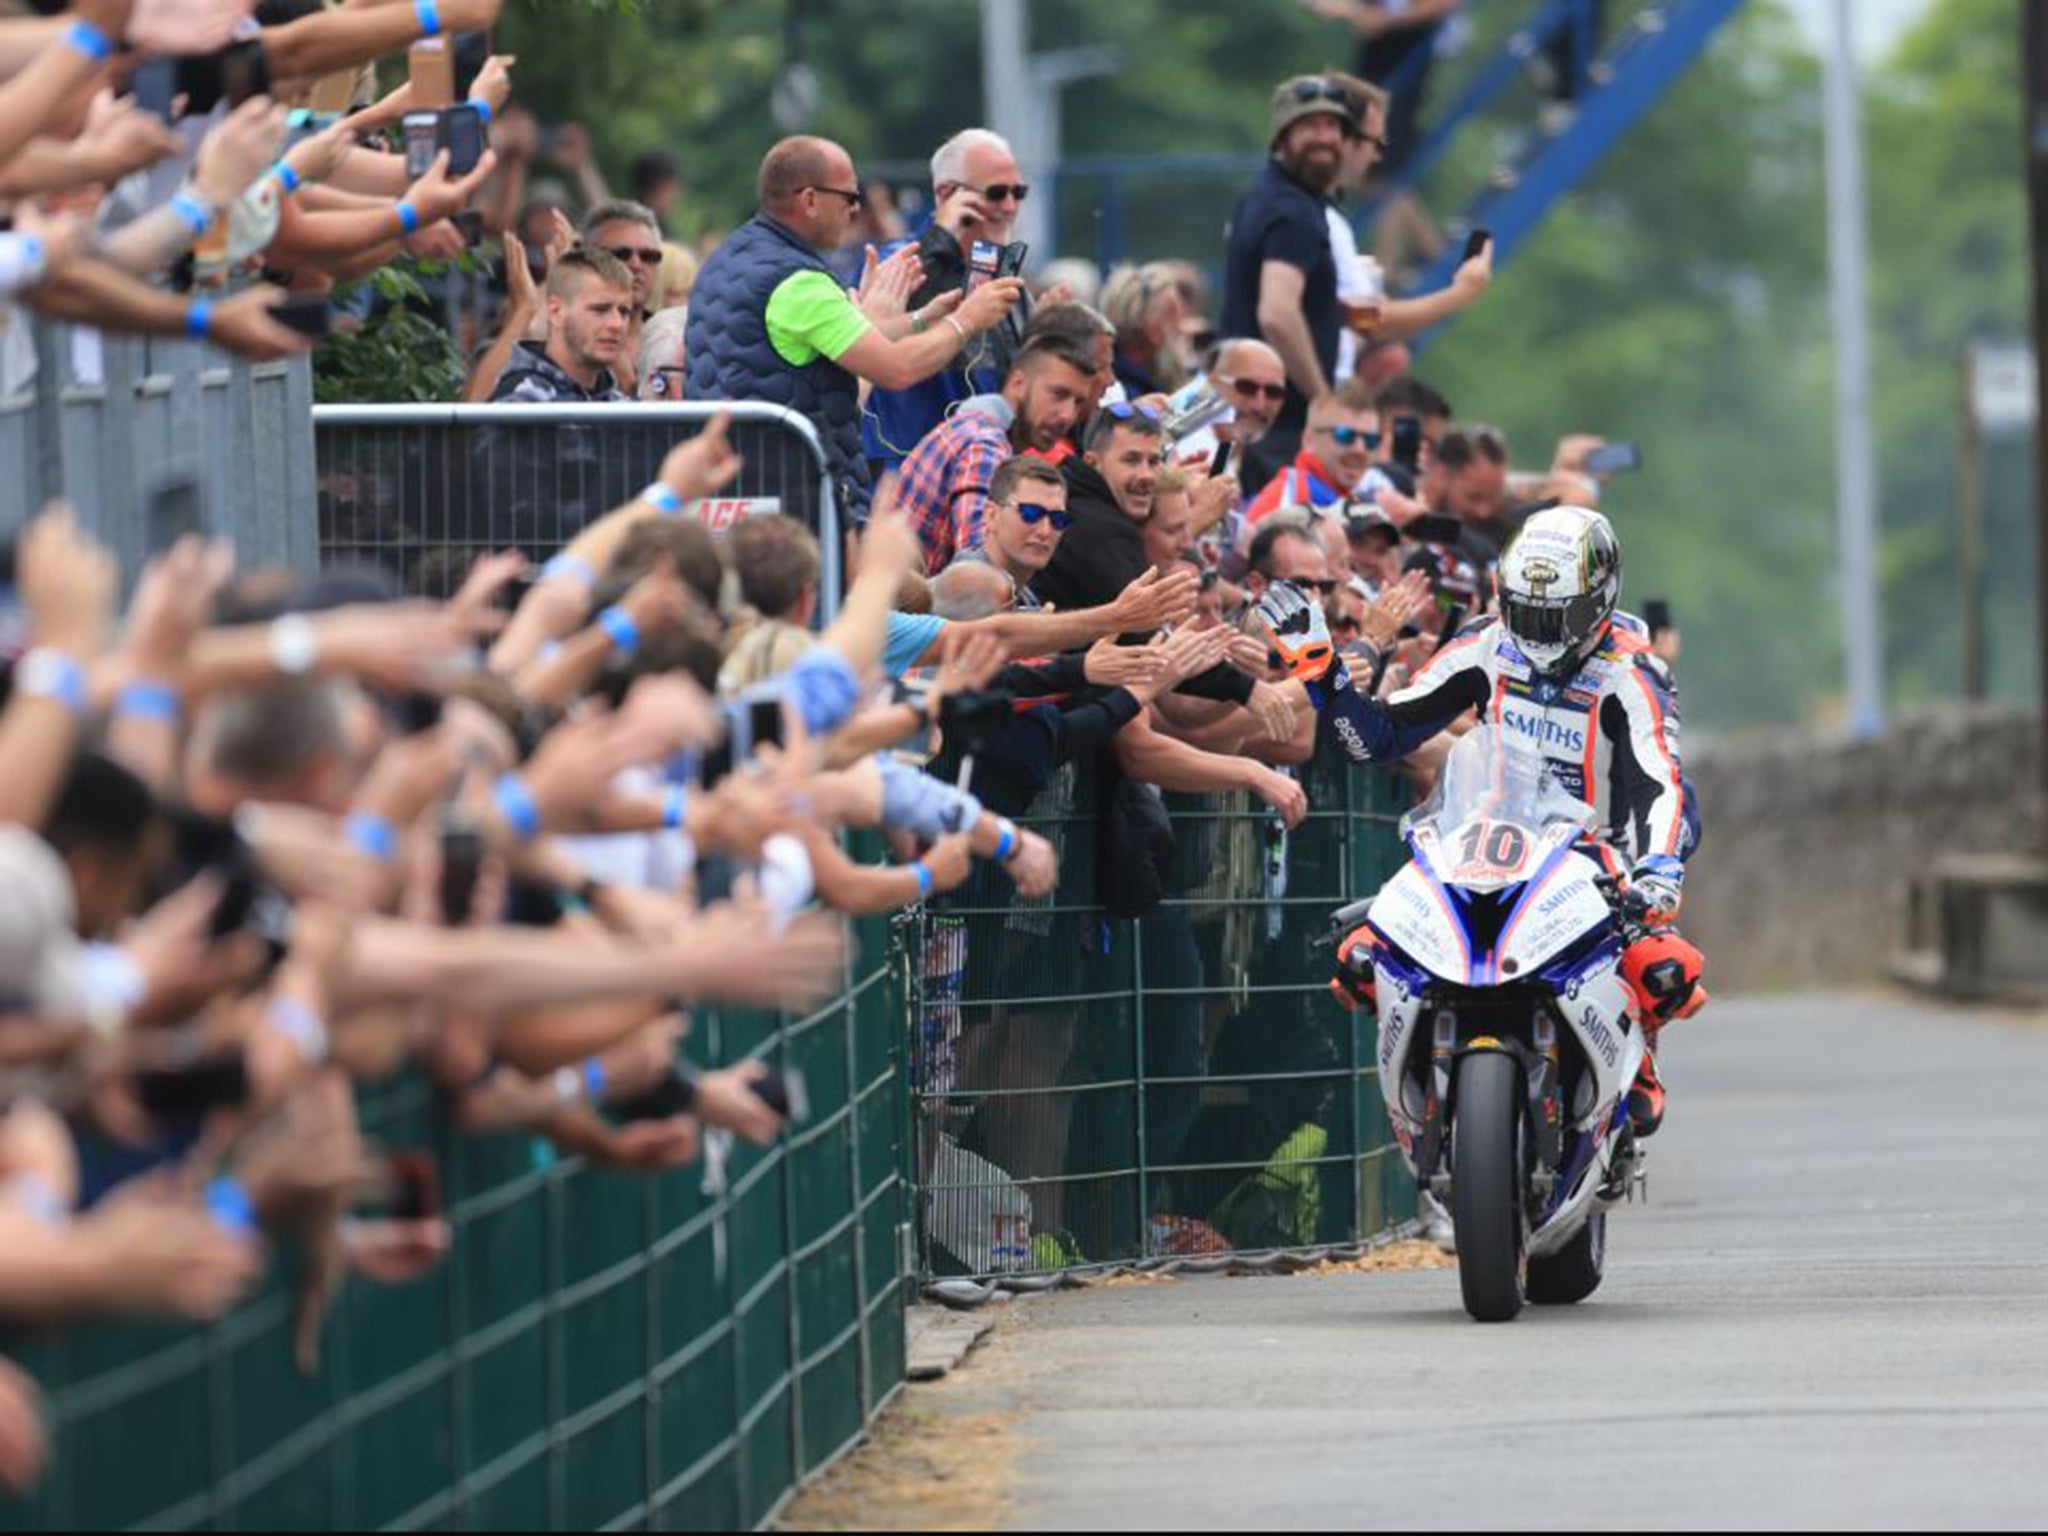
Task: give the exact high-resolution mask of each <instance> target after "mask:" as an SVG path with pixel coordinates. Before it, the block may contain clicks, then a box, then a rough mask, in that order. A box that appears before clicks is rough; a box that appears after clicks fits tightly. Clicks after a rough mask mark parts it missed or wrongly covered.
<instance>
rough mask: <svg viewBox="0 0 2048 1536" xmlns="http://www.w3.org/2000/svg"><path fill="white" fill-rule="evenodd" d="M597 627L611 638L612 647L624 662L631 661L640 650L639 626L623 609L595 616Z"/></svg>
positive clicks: (607, 610)
mask: <svg viewBox="0 0 2048 1536" xmlns="http://www.w3.org/2000/svg"><path fill="white" fill-rule="evenodd" d="M597 627H598V628H599V629H601V630H603V631H604V632H605V633H606V634H607V635H610V636H611V637H612V645H613V647H614V648H615V649H616V650H617V651H618V653H619V654H620V655H621V656H623V657H625V658H626V660H628V661H631V660H632V659H633V656H634V654H635V653H636V652H637V651H638V650H639V649H640V626H639V625H638V624H635V623H634V622H633V615H631V614H630V613H628V612H626V610H625V609H623V608H607V609H605V611H604V612H603V613H600V614H599V615H598V616H597Z"/></svg>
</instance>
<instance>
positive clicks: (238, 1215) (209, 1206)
mask: <svg viewBox="0 0 2048 1536" xmlns="http://www.w3.org/2000/svg"><path fill="white" fill-rule="evenodd" d="M206 1214H207V1215H209V1216H211V1217H212V1218H213V1221H214V1225H215V1226H217V1227H219V1228H221V1229H222V1230H223V1231H226V1232H232V1233H234V1234H235V1236H237V1237H242V1236H245V1235H246V1234H248V1233H251V1232H254V1231H255V1230H256V1202H255V1201H254V1200H251V1199H250V1198H249V1191H248V1190H246V1189H244V1188H242V1186H241V1185H239V1184H237V1183H236V1182H235V1181H234V1180H233V1179H215V1180H214V1181H213V1182H212V1183H211V1184H209V1185H207V1186H206Z"/></svg>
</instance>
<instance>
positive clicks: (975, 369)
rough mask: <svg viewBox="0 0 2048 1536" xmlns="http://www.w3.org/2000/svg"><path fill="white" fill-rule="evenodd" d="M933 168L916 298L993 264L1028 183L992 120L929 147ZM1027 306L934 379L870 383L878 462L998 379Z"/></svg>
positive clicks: (915, 247)
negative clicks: (900, 384)
mask: <svg viewBox="0 0 2048 1536" xmlns="http://www.w3.org/2000/svg"><path fill="white" fill-rule="evenodd" d="M931 170H932V199H933V209H932V213H931V215H930V218H929V221H928V222H927V223H926V225H925V226H924V228H923V229H922V230H921V231H919V232H918V234H917V236H916V238H915V240H914V241H912V242H911V244H910V245H909V246H908V247H907V249H909V250H911V251H913V252H914V253H915V256H916V260H917V269H918V274H919V276H918V283H917V286H916V288H915V289H913V290H912V292H911V295H910V300H909V302H910V304H911V306H912V308H925V307H927V306H930V305H932V304H935V303H937V302H938V301H939V300H940V299H941V298H944V297H945V296H946V295H948V294H953V293H961V292H964V291H966V290H968V289H970V288H973V287H975V286H977V285H978V284H979V283H980V282H983V281H986V279H987V276H988V274H989V272H990V271H991V270H992V266H991V263H990V261H989V253H990V252H991V251H994V252H997V253H998V254H997V256H996V258H995V261H996V264H997V265H1000V263H1001V261H1002V257H1001V255H1000V253H1002V252H1005V251H1007V250H1008V249H1009V247H1010V244H1011V242H1012V241H1013V240H1015V238H1016V226H1017V215H1018V214H1019V212H1021V211H1022V209H1023V206H1024V199H1025V198H1026V197H1028V196H1029V195H1030V192H1031V189H1030V187H1029V186H1028V185H1027V184H1026V183H1025V180H1024V173H1023V171H1022V170H1020V169H1019V168H1018V165H1017V157H1016V155H1015V154H1014V153H1013V152H1012V151H1011V149H1010V145H1009V142H1008V141H1007V140H1006V139H1004V138H1003V137H1002V135H1001V134H998V133H992V132H990V131H989V130H988V129H986V128H964V129H962V130H961V131H960V132H959V133H956V134H954V135H953V136H952V137H951V138H950V139H948V140H946V142H945V143H943V144H941V145H940V146H939V147H938V149H937V151H936V152H934V154H933V155H932V164H931ZM977 249H979V251H980V254H981V258H982V259H981V261H980V262H979V263H978V264H977V263H976V262H975V260H974V256H975V253H976V251H977ZM882 254H884V255H891V254H894V253H893V252H889V251H885V252H883V253H882ZM1030 316H1031V305H1030V301H1029V300H1028V299H1027V300H1025V301H1023V302H1021V303H1020V304H1019V305H1018V307H1017V309H1016V310H1015V311H1014V312H1013V313H1012V314H1010V315H1008V316H1006V317H1005V318H1004V320H1003V321H1002V323H1001V324H999V325H997V326H996V327H995V328H994V329H992V330H990V331H988V332H987V333H986V334H984V335H983V336H981V337H980V338H978V340H977V344H976V345H975V346H972V347H969V348H967V349H965V350H963V351H962V352H961V354H960V355H959V356H958V357H956V358H955V359H953V360H952V362H951V363H950V364H948V365H947V366H946V367H945V368H943V369H941V370H940V371H939V372H938V373H935V374H933V375H932V376H931V377H930V378H929V379H926V380H924V381H923V382H921V383H918V384H914V385H912V386H910V387H909V388H907V389H883V388H877V389H875V390H873V391H871V392H870V393H869V395H868V400H867V407H866V413H865V418H864V421H863V423H862V431H863V434H864V436H865V439H866V442H867V450H868V457H869V458H870V459H871V460H872V461H873V462H874V463H875V464H876V465H877V466H887V465H893V464H899V463H901V462H902V461H903V460H904V459H905V458H907V457H908V456H909V454H910V451H911V450H912V449H913V448H915V447H916V446H917V444H918V443H919V442H920V441H922V440H923V439H924V438H925V437H926V436H927V435H928V434H929V433H930V432H931V431H932V429H933V428H935V427H937V426H938V425H939V423H940V422H941V421H943V420H944V419H945V417H946V413H947V411H948V410H949V409H950V408H952V407H953V406H955V405H957V404H959V403H960V402H961V401H963V400H967V399H969V398H971V397H973V396H975V395H986V394H988V393H990V392H992V391H994V390H996V389H997V388H999V387H1001V384H1002V381H1003V378H1004V376H1005V375H1006V374H1007V373H1008V372H1009V370H1010V366H1011V364H1012V362H1013V361H1014V360H1015V358H1016V357H1017V355H1018V353H1019V352H1020V351H1021V350H1022V348H1023V345H1024V341H1025V339H1026V338H1025V336H1024V328H1025V325H1026V323H1027V322H1028V320H1029V319H1030Z"/></svg>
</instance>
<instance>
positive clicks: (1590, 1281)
mask: <svg viewBox="0 0 2048 1536" xmlns="http://www.w3.org/2000/svg"><path fill="white" fill-rule="evenodd" d="M1606 1268H1607V1213H1606V1212H1605V1211H1595V1212H1594V1213H1593V1215H1592V1217H1591V1218H1590V1219H1589V1220H1588V1221H1587V1222H1586V1224H1585V1225H1584V1226H1583V1227H1581V1228H1579V1231H1578V1235H1577V1236H1576V1237H1574V1238H1573V1239H1572V1240H1571V1241H1570V1242H1568V1243H1566V1244H1565V1245H1564V1246H1563V1247H1562V1248H1560V1249H1558V1250H1557V1252H1555V1253H1553V1254H1549V1255H1547V1256H1545V1257H1543V1258H1540V1259H1531V1260H1530V1261H1529V1300H1530V1301H1532V1302H1533V1303H1535V1304H1536V1305H1537V1306H1539V1307H1568V1306H1570V1305H1571V1304H1572V1303H1573V1302H1575V1301H1584V1300H1585V1299H1586V1298H1587V1297H1588V1296H1590V1295H1592V1294H1593V1293H1594V1292H1595V1291H1597V1290H1599V1289H1600V1277H1601V1275H1602V1274H1603V1273H1604V1272H1605V1270H1606Z"/></svg>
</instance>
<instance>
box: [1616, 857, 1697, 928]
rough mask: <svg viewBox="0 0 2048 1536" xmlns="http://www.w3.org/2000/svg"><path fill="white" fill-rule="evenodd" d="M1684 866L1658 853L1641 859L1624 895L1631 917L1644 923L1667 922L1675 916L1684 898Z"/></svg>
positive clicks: (1630, 877)
mask: <svg viewBox="0 0 2048 1536" xmlns="http://www.w3.org/2000/svg"><path fill="white" fill-rule="evenodd" d="M1683 878H1684V866H1683V865H1681V864H1680V863H1679V862H1678V860H1676V859H1673V858H1667V857H1664V856H1662V855H1659V856H1657V857H1655V858H1649V859H1645V860H1643V862H1642V863H1640V864H1638V865H1637V866H1636V867H1635V871H1634V873H1632V874H1631V875H1630V876H1629V885H1628V894H1627V895H1626V896H1625V897H1624V898H1623V900H1624V901H1625V903H1626V904H1627V907H1628V912H1629V915H1630V916H1631V917H1634V918H1637V919H1638V920H1640V921H1642V922H1646V923H1668V922H1670V921H1672V920H1673V919H1674V918H1676V917H1677V916H1678V908H1679V905H1680V904H1681V903H1682V902H1683V901H1684V899H1685V891H1684V887H1683V886H1682V885H1681V883H1680V882H1681V880H1682V879H1683Z"/></svg>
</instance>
